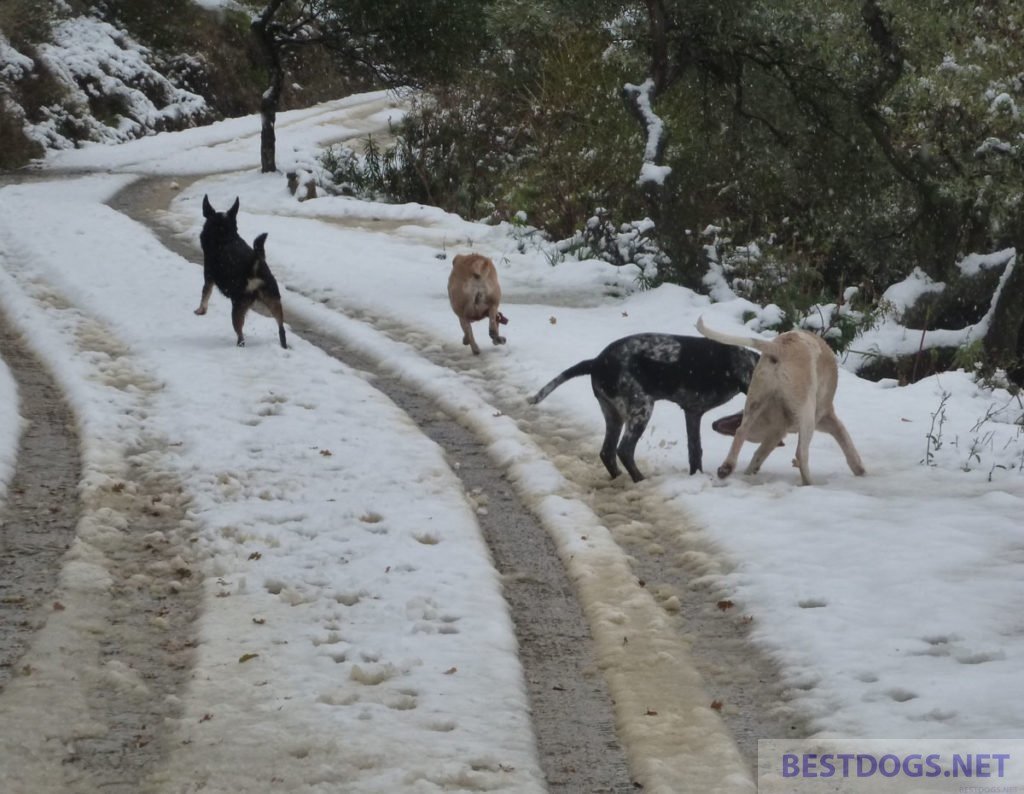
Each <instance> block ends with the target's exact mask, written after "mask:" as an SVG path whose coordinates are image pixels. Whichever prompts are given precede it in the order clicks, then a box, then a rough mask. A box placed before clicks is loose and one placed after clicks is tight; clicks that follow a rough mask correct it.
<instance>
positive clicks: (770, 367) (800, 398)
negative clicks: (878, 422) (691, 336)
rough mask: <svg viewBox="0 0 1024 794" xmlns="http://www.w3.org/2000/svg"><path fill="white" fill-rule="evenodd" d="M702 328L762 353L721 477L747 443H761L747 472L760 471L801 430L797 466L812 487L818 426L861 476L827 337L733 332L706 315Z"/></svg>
mask: <svg viewBox="0 0 1024 794" xmlns="http://www.w3.org/2000/svg"><path fill="white" fill-rule="evenodd" d="M697 330H698V331H700V332H701V333H702V334H704V336H706V337H708V338H709V339H714V340H715V341H718V342H722V343H723V344H726V345H736V346H738V347H753V348H755V349H756V350H759V351H760V352H761V360H760V361H758V363H757V366H756V367H755V368H754V375H753V377H752V378H751V379H750V388H749V389H747V404H746V405H745V406H744V408H743V421H742V422H740V425H739V427H738V428H736V436H735V438H734V439H733V442H732V446H731V447H729V454H728V455H727V456H726V458H725V462H724V463H722V465H721V466H719V467H718V476H719V477H728V476H729V475H730V474H732V472H733V469H735V467H736V459H737V458H738V457H739V453H740V447H742V446H743V442H744V441H754V442H758V443H760V446H759V447H758V448H757V451H756V452H754V456H753V457H752V458H751V459H750V465H749V466H748V467H747V472H746V473H747V474H757V472H758V471H759V470H760V468H761V464H763V463H764V461H765V458H767V457H768V455H769V454H770V453H771V451H772V450H773V449H775V447H776V446H778V444H779V442H780V441H782V439H783V437H785V435H786V433H793V432H796V433H799V438H798V440H797V446H796V457H795V458H794V459H793V465H794V466H796V467H798V468H799V469H800V481H801V484H803V485H810V484H811V475H810V470H809V468H808V465H807V454H808V447H809V446H810V443H811V436H812V435H814V431H815V429H818V430H824V431H825V432H826V433H828V434H829V435H831V436H832V437H833V438H835V440H836V441H837V442H839V446H840V447H841V448H842V450H843V454H844V455H845V456H846V462H847V464H849V466H850V470H851V471H852V472H853V473H854V474H856V475H858V476H860V475H862V474H864V464H863V463H861V460H860V455H858V454H857V450H856V448H855V447H854V446H853V441H852V440H851V439H850V434H849V433H847V432H846V427H844V426H843V423H842V422H841V421H839V417H838V416H836V412H835V408H834V407H833V405H832V401H833V399H834V398H835V394H836V386H837V384H838V382H839V368H838V367H837V366H836V357H835V354H833V352H832V350H831V348H829V346H828V345H827V344H826V343H825V340H824V339H822V338H821V337H820V336H818V335H817V334H812V333H809V332H807V331H787V332H786V333H784V334H780V335H779V336H777V337H775V339H772V340H771V341H767V340H764V339H757V338H754V337H749V338H748V337H740V336H732V335H730V334H724V333H721V332H720V331H713V330H711V329H710V328H708V327H707V326H705V325H704V319H703V318H701V319H699V320H697Z"/></svg>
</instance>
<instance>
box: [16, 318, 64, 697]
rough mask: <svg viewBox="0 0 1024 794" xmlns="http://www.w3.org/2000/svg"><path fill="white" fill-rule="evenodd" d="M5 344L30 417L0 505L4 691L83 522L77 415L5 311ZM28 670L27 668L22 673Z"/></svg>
mask: <svg viewBox="0 0 1024 794" xmlns="http://www.w3.org/2000/svg"><path fill="white" fill-rule="evenodd" d="M0 349H2V350H3V357H4V361H5V362H6V363H7V366H8V367H9V368H10V370H11V374H12V376H13V377H14V380H15V382H16V383H17V387H18V412H19V413H20V415H21V417H22V419H23V420H24V422H25V426H24V429H23V431H22V434H21V438H20V443H19V445H18V457H17V462H16V465H15V469H14V475H13V477H12V478H11V482H10V483H9V486H8V490H7V498H6V501H5V503H4V506H3V510H2V511H0V692H2V690H3V688H4V686H5V684H6V683H7V681H8V680H9V679H10V678H11V677H12V675H17V674H18V673H17V672H16V668H17V665H18V660H19V659H20V658H21V656H22V654H23V653H24V652H25V649H26V647H27V646H28V643H29V642H30V641H31V639H32V635H33V634H34V633H35V632H36V630H37V629H38V628H39V627H40V625H41V624H42V623H43V622H45V617H46V615H45V612H46V609H47V608H49V609H51V610H52V609H54V608H59V607H55V606H54V601H53V592H54V589H55V588H56V586H57V571H58V566H59V561H60V558H61V557H62V556H63V555H64V553H65V552H66V551H67V550H68V547H69V546H70V544H71V541H72V539H73V538H74V534H75V525H76V524H77V523H78V511H79V507H78V493H77V489H78V481H79V478H80V477H81V461H80V460H79V456H78V437H77V434H76V431H75V423H74V417H73V416H72V414H71V410H70V408H68V406H67V403H66V402H65V401H64V399H63V396H62V395H61V394H60V392H59V390H58V389H57V384H56V383H55V382H54V380H53V378H52V377H51V376H50V373H49V372H47V370H46V368H45V367H44V366H43V365H42V364H41V363H40V362H39V360H38V359H37V358H36V357H35V356H33V355H32V353H30V352H29V351H28V349H27V348H26V347H25V345H24V344H23V342H22V340H21V336H20V334H18V333H17V332H16V331H15V330H14V329H13V328H12V327H11V325H10V324H9V323H8V322H7V320H6V319H5V318H3V317H0ZM25 672H26V671H25V670H24V668H22V669H21V673H22V674H24V673H25Z"/></svg>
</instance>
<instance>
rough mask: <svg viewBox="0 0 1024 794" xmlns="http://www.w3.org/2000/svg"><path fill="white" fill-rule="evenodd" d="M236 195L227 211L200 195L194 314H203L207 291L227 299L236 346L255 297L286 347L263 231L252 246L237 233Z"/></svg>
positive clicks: (278, 296)
mask: <svg viewBox="0 0 1024 794" xmlns="http://www.w3.org/2000/svg"><path fill="white" fill-rule="evenodd" d="M237 216H238V199H237V198H236V199H235V203H234V204H232V205H231V209H229V210H228V211H227V212H217V211H216V210H215V209H214V208H213V207H212V206H211V205H210V200H209V198H207V197H206V196H203V217H204V218H206V223H204V224H203V231H202V232H201V233H200V234H199V243H200V244H201V245H202V247H203V295H202V298H201V300H200V301H199V308H198V309H196V314H206V307H207V305H208V304H209V302H210V294H211V293H212V292H213V287H214V285H215V284H216V285H217V289H219V290H220V291H221V292H223V293H224V295H225V296H226V297H228V298H229V299H230V300H231V323H232V325H233V326H234V328H235V334H236V335H237V336H238V346H239V347H244V346H245V337H244V336H243V335H242V326H243V325H244V324H245V315H246V313H247V312H248V311H249V308H250V307H251V306H252V305H253V303H255V302H256V301H259V302H260V303H262V304H263V305H264V306H266V307H267V310H268V311H269V312H270V314H271V315H272V316H273V318H274V319H275V320H277V335H278V337H279V338H280V340H281V347H284V348H287V347H288V345H287V343H286V342H285V336H284V309H282V308H281V290H280V289H278V286H277V281H276V280H275V279H274V275H273V273H271V272H270V267H268V265H267V255H266V251H265V250H264V243H265V242H266V239H267V235H266V233H264V234H261V235H260V236H259V237H257V238H256V240H255V241H254V242H253V248H250V247H249V244H248V243H247V242H246V241H245V240H243V239H242V238H241V237H239V236H238V223H237Z"/></svg>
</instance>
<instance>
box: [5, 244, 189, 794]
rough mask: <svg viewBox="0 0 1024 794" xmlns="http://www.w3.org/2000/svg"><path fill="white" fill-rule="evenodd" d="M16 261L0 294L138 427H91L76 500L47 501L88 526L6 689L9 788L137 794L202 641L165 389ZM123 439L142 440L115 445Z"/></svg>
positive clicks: (13, 791) (13, 792)
mask: <svg viewBox="0 0 1024 794" xmlns="http://www.w3.org/2000/svg"><path fill="white" fill-rule="evenodd" d="M14 253H15V254H16V253H17V252H14ZM23 258H24V259H26V260H27V259H29V257H23ZM16 261H18V258H17V257H16V256H11V257H8V258H7V259H6V264H7V265H8V271H7V272H4V273H3V274H2V275H0V290H2V292H3V294H4V295H5V296H9V295H12V294H14V293H17V292H20V293H22V296H21V299H20V300H19V301H18V302H17V305H18V306H19V307H20V308H23V307H24V306H25V304H26V303H28V304H30V305H31V307H32V308H31V309H30V310H28V311H27V312H24V313H23V315H24V316H22V318H21V320H20V321H21V322H28V320H26V319H24V317H25V316H31V317H32V318H34V319H33V320H32V322H34V323H35V328H36V329H37V331H38V328H39V327H40V325H47V326H49V325H51V324H52V326H54V327H62V328H63V330H64V331H65V336H64V337H63V338H64V339H68V338H70V340H71V347H72V352H71V355H72V356H74V357H76V358H77V359H78V360H80V361H89V362H90V365H89V374H88V378H89V380H90V381H91V383H93V384H95V386H94V387H95V388H100V389H104V390H108V391H109V393H110V401H109V402H110V404H111V406H120V407H121V408H122V410H123V411H124V414H125V415H124V417H123V418H122V419H121V423H122V425H123V426H126V425H127V426H131V427H132V430H133V431H134V432H122V433H118V434H117V438H115V439H103V438H102V437H100V438H96V437H95V436H94V434H95V430H93V431H90V432H86V434H85V439H84V440H85V444H84V450H83V451H84V464H83V466H82V472H81V482H79V478H78V477H77V476H75V475H72V476H73V477H74V479H75V483H74V485H75V487H77V489H78V499H77V500H76V498H74V495H73V494H72V495H71V496H70V497H69V496H68V495H67V494H65V495H63V496H61V497H58V496H57V495H56V494H54V495H53V496H51V499H57V498H61V499H64V500H66V502H67V504H68V505H69V506H74V509H76V510H78V511H79V520H78V523H77V526H76V527H75V532H74V538H73V540H72V541H71V545H70V548H69V549H68V550H67V551H66V553H65V554H64V555H63V556H62V558H61V559H60V561H59V566H60V567H59V572H58V565H57V561H54V565H53V569H54V573H55V578H56V580H57V581H56V586H55V589H54V590H53V591H52V597H53V599H54V600H55V601H56V602H58V603H59V604H60V608H59V609H54V610H53V611H50V612H48V614H47V619H46V621H45V624H44V625H41V626H40V627H39V628H38V631H36V633H35V634H33V635H32V636H31V637H30V638H28V643H27V644H28V648H27V650H25V652H24V655H23V656H22V657H21V659H20V660H19V662H18V667H17V671H18V673H19V675H17V676H16V677H14V678H12V679H11V680H10V681H8V683H7V686H6V687H5V688H4V690H3V692H2V693H0V714H2V717H0V766H2V768H3V770H4V781H3V786H4V789H3V790H4V792H5V794H43V793H44V792H62V794H64V792H68V793H69V794H92V792H96V791H101V790H102V791H109V792H124V794H136V793H137V792H140V791H143V790H145V779H146V777H147V775H148V774H149V773H150V772H151V771H152V770H154V769H155V768H156V767H157V766H158V765H159V762H160V759H161V758H162V756H163V754H164V753H165V752H166V751H167V747H166V746H165V739H166V734H165V731H164V725H165V718H167V717H170V716H175V715H176V711H177V702H178V701H177V696H178V694H179V693H180V692H181V691H182V689H183V688H184V686H185V684H186V682H187V680H188V677H189V675H190V668H191V649H192V648H193V647H194V645H195V643H196V636H195V633H194V631H195V627H194V619H195V616H196V613H197V611H198V608H199V603H200V599H199V596H200V587H201V584H200V582H198V581H197V578H198V577H197V576H195V575H193V571H196V570H198V569H197V568H195V567H194V565H193V563H192V560H191V551H190V542H189V541H190V537H189V536H190V534H191V531H192V527H191V524H190V522H189V520H188V519H187V515H186V511H187V508H188V497H187V495H186V494H185V493H184V491H183V489H182V488H181V486H180V484H179V483H178V481H177V478H176V475H175V473H174V471H173V467H172V466H171V465H170V459H169V456H170V454H171V450H170V447H169V446H168V440H167V439H166V438H163V437H162V436H161V435H160V433H159V432H158V431H155V430H154V429H153V428H152V427H150V425H149V423H148V422H147V417H148V415H149V414H150V412H151V405H150V403H151V400H152V398H153V395H154V394H156V393H157V392H158V391H159V390H160V388H161V386H160V384H159V383H157V382H155V381H153V380H152V379H151V378H150V377H149V376H148V375H147V374H146V373H145V371H144V370H142V369H141V368H140V367H138V365H137V364H136V363H135V362H133V361H132V359H131V356H130V354H129V353H128V351H127V350H126V349H125V348H123V347H121V346H120V345H119V344H118V343H117V341H116V340H115V339H113V338H112V335H111V334H110V332H109V330H108V329H106V328H105V327H103V326H101V325H100V324H99V323H97V322H95V321H94V320H92V319H90V318H89V317H87V316H85V315H84V314H83V313H82V312H80V311H79V310H77V309H76V308H75V307H74V306H73V305H72V304H71V303H70V302H69V301H68V300H66V299H65V298H64V297H62V296H61V295H60V294H58V293H57V292H55V291H54V290H52V289H51V288H50V287H49V286H48V285H46V284H45V283H43V282H41V281H40V280H38V279H37V278H35V277H32V276H29V275H27V274H22V273H20V272H19V271H18V269H17V266H16V264H15V263H16ZM7 308H11V307H10V305H8V307H7ZM50 363H51V364H52V365H54V366H57V362H55V361H52V362H50ZM55 371H56V372H57V373H58V375H59V374H60V373H59V370H55ZM65 385H69V384H65ZM72 402H74V400H73V399H72ZM68 421H70V419H69V420H68ZM87 426H88V422H87ZM101 432H102V431H101ZM126 437H130V438H132V439H134V442H133V443H134V445H133V446H131V447H127V448H125V447H123V446H121V447H119V446H118V441H119V440H120V439H123V438H126ZM63 465H68V464H67V462H66V461H65V462H64V464H63ZM76 474H77V472H76ZM49 504H50V502H49V501H47V502H43V503H42V504H41V505H40V507H41V508H43V509H48V505H49Z"/></svg>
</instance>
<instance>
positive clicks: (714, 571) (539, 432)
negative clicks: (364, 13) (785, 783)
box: [310, 297, 808, 774]
mask: <svg viewBox="0 0 1024 794" xmlns="http://www.w3.org/2000/svg"><path fill="white" fill-rule="evenodd" d="M310 300H315V299H312V298H310ZM317 302H320V301H317ZM326 306H327V308H330V309H333V310H335V311H338V312H341V313H344V314H345V315H346V316H348V317H350V318H352V319H357V320H360V321H362V322H364V323H366V324H368V325H370V326H372V327H373V328H375V329H376V330H378V331H380V332H382V333H384V334H386V335H387V336H388V337H389V338H391V339H392V340H395V341H398V342H400V343H402V344H405V345H408V346H409V347H412V348H413V349H415V350H416V351H417V353H418V354H419V355H421V356H422V357H423V358H425V359H428V360H430V361H432V362H433V363H435V364H437V365H438V366H440V367H444V368H446V369H451V370H454V371H456V372H458V373H459V374H460V375H461V376H463V377H464V378H466V379H467V380H470V381H473V382H475V384H476V387H477V390H478V391H479V393H481V394H484V395H486V400H487V402H488V403H490V404H491V405H493V406H494V407H495V408H496V409H498V410H500V411H501V412H502V413H503V414H504V415H506V416H509V417H513V418H514V419H515V421H516V424H517V426H518V427H519V429H520V430H521V431H522V432H524V433H525V434H526V435H528V436H529V437H530V438H531V439H532V440H533V441H534V443H536V444H537V445H538V446H539V447H540V449H541V450H543V451H544V453H545V454H546V456H547V458H548V459H549V460H550V461H551V462H552V463H553V464H554V465H555V466H556V467H557V469H558V470H559V472H560V473H561V474H562V475H563V476H564V477H565V478H566V480H568V481H569V483H570V484H571V494H570V496H571V498H573V499H576V500H578V501H579V502H581V503H583V504H585V505H586V506H587V507H589V508H590V510H591V511H592V512H593V514H594V515H595V516H597V517H598V518H599V520H600V521H602V522H603V523H604V525H605V526H606V527H607V528H608V529H609V531H610V532H611V533H612V536H613V537H614V539H615V541H616V542H617V543H618V544H619V545H620V546H621V547H622V548H623V550H624V551H625V552H626V553H627V554H628V555H629V558H630V563H631V565H632V568H633V572H634V575H635V577H636V579H637V581H638V582H642V583H643V586H644V588H645V589H647V590H648V591H649V592H650V593H651V594H652V596H653V597H654V598H655V600H656V601H657V602H658V603H659V604H661V606H662V607H663V609H664V611H665V614H666V617H667V618H668V620H669V621H670V623H671V624H673V625H674V627H675V630H676V631H677V632H678V635H679V636H680V637H682V638H684V644H685V645H686V646H687V649H688V651H689V653H690V656H691V661H692V662H693V664H694V665H695V667H696V669H697V672H698V673H699V674H700V677H701V679H702V680H703V686H704V688H705V689H706V690H707V693H708V699H707V702H706V703H703V704H698V705H702V706H710V705H711V703H712V702H714V701H718V702H719V703H721V708H720V709H716V710H718V713H719V716H721V718H722V719H723V721H724V722H725V724H726V726H727V727H728V729H729V732H730V734H731V735H732V737H733V739H734V740H735V741H736V744H737V746H738V747H739V750H740V752H741V754H742V756H743V758H744V760H745V762H746V764H747V766H748V768H749V769H750V771H751V773H752V774H754V773H755V772H756V763H757V740H758V739H767V738H773V739H798V738H802V737H804V736H806V735H807V733H808V727H807V725H806V723H805V722H804V719H803V718H802V716H801V715H799V714H798V713H796V712H795V711H794V710H793V709H791V708H790V707H789V706H788V705H787V701H788V700H789V699H790V695H789V694H788V693H787V692H786V690H785V687H784V685H783V684H782V683H781V680H780V675H779V670H778V667H777V666H776V665H775V663H774V662H772V660H771V659H769V658H768V657H767V656H765V655H764V654H763V653H761V652H760V651H759V650H758V649H757V648H756V647H755V646H754V645H753V643H751V641H750V628H751V623H750V620H749V619H748V618H747V617H745V616H743V615H741V614H735V611H731V610H723V609H720V608H719V607H718V603H719V602H720V601H722V600H723V599H727V598H728V595H729V594H728V593H727V592H724V591H719V590H717V589H715V587H714V581H715V579H717V578H719V577H721V576H723V575H725V574H728V573H730V572H731V570H732V564H731V563H730V562H729V561H728V560H727V559H726V557H725V555H724V554H723V553H722V552H721V550H719V549H717V548H715V547H714V546H713V545H712V544H711V543H710V541H709V540H708V539H707V538H706V536H705V535H704V534H703V533H702V531H701V529H700V527H699V525H697V524H696V523H695V522H694V521H693V519H692V518H691V517H690V516H689V515H687V514H686V513H685V512H683V511H681V510H679V509H678V508H677V507H675V506H673V505H671V504H667V503H666V502H665V500H664V498H663V496H662V495H661V494H659V492H658V491H657V488H656V477H652V478H650V479H648V480H646V481H644V482H641V483H632V482H630V481H629V479H628V477H626V476H621V477H619V478H617V479H616V480H610V479H609V478H608V476H607V473H606V471H605V469H604V467H603V466H602V465H601V463H600V461H599V460H598V457H597V451H598V448H599V447H600V442H601V436H600V435H599V434H598V435H594V434H593V433H591V432H589V431H587V430H584V429H582V428H580V427H579V426H575V425H572V424H571V423H570V422H568V421H566V419H565V418H564V417H560V416H559V415H558V414H556V413H553V412H551V411H550V410H547V409H545V408H543V407H534V406H530V405H528V404H527V402H526V400H527V397H528V396H529V395H530V394H532V392H527V391H526V390H525V389H522V388H521V387H519V386H516V385H511V384H508V383H505V382H503V381H502V375H501V372H500V365H499V366H495V367H494V368H493V370H492V369H491V367H490V366H488V365H487V363H486V362H482V359H483V357H479V358H478V357H475V356H469V355H467V354H466V353H465V348H463V347H462V346H461V345H457V344H454V343H446V344H443V345H438V343H437V340H436V339H434V338H433V337H431V336H429V335H428V334H426V333H423V332H422V331H420V330H419V329H417V328H416V327H414V326H411V325H406V324H404V323H401V322H399V321H396V320H394V319H392V318H389V317H381V316H377V315H374V314H371V313H369V312H367V311H365V310H362V309H353V308H351V307H347V306H344V305H341V304H340V303H339V302H338V301H337V299H336V298H333V297H332V298H331V299H330V301H329V302H328V303H327V304H326ZM680 427H681V422H680ZM680 432H682V429H680ZM675 476H680V477H688V476H689V473H687V472H682V471H680V472H678V473H677V474H676V475H675ZM698 476H700V475H698Z"/></svg>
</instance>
